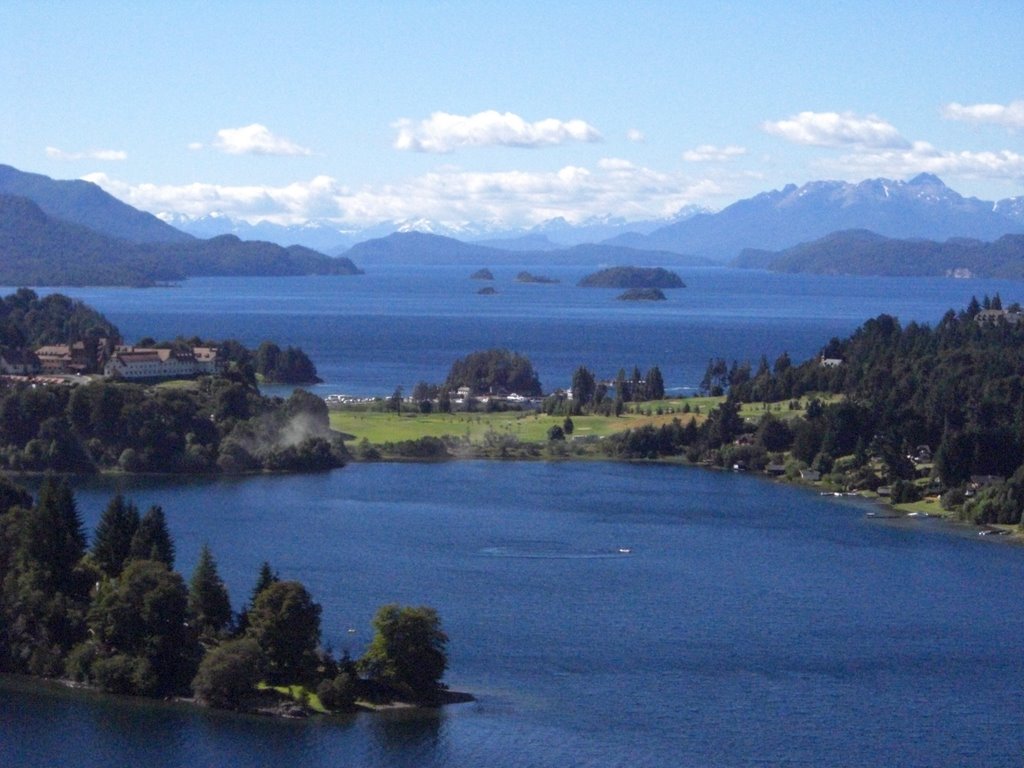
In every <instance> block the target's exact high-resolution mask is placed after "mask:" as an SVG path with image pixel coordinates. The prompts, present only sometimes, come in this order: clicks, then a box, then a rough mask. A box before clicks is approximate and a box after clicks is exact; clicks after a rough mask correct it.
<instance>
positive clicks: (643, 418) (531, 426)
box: [331, 404, 704, 445]
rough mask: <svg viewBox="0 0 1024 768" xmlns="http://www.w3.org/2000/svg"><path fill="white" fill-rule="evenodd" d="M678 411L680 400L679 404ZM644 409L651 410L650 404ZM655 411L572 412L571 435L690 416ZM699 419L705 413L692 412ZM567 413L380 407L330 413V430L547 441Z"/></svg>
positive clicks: (388, 437) (371, 437)
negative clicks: (406, 410) (385, 409)
mask: <svg viewBox="0 0 1024 768" xmlns="http://www.w3.org/2000/svg"><path fill="white" fill-rule="evenodd" d="M675 407H676V409H677V410H678V408H679V406H678V404H676V405H675ZM645 410H648V409H647V408H645ZM650 410H651V415H650V416H647V415H645V414H636V413H627V414H623V415H622V416H618V417H615V416H573V417H572V421H573V427H574V429H573V433H572V437H584V436H590V435H592V436H596V437H606V436H608V435H611V434H614V433H616V432H622V431H624V430H626V429H635V428H637V427H641V426H644V425H646V424H650V425H652V426H655V427H657V426H660V425H661V424H668V423H671V421H672V419H674V418H678V419H680V420H683V421H685V419H687V418H690V416H691V415H690V414H683V413H678V412H677V413H662V414H661V415H657V414H656V413H655V412H654V409H653V408H651V409H650ZM693 418H696V419H697V420H698V423H699V422H700V421H702V420H703V418H704V417H703V416H698V415H693ZM564 421H565V417H564V416H547V415H545V414H542V413H537V412H535V411H525V412H523V411H504V412H497V413H461V412H460V413H430V414H421V413H403V414H402V415H401V416H397V415H396V414H394V413H382V412H380V411H356V410H336V411H331V428H332V429H335V430H337V431H339V432H344V433H345V434H348V435H352V436H353V437H354V438H355V440H356V441H359V440H363V439H364V438H365V439H366V440H368V441H370V442H371V443H374V444H376V445H380V444H382V443H386V442H399V441H402V440H418V439H420V438H422V437H444V436H445V435H450V436H451V437H456V438H466V439H468V440H469V441H470V442H471V443H479V442H482V441H483V440H484V438H485V437H486V436H487V434H488V433H492V432H497V433H499V434H505V435H511V436H514V437H515V438H517V439H518V440H519V441H521V442H524V443H543V442H546V441H547V439H548V430H549V429H551V427H554V426H558V427H561V426H562V424H563V422H564Z"/></svg>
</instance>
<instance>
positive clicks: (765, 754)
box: [0, 267, 1024, 767]
mask: <svg viewBox="0 0 1024 768" xmlns="http://www.w3.org/2000/svg"><path fill="white" fill-rule="evenodd" d="M470 271H472V270H471V268H468V267H465V268H464V267H430V268H422V269H417V270H415V271H411V270H409V269H406V268H398V267H379V268H375V269H370V270H368V274H367V275H365V276H361V277H356V278H322V277H321V278H289V279H242V278H239V279H223V278H221V279H202V280H189V281H186V282H185V283H183V284H181V285H180V286H174V287H166V288H155V289H147V290H143V291H139V290H129V289H110V288H68V289H63V292H65V293H68V294H70V295H72V296H75V297H76V298H82V299H84V300H85V301H87V302H88V303H90V304H92V305H94V306H96V307H97V308H99V309H100V310H101V311H103V312H105V313H106V314H108V316H109V317H110V318H111V319H112V320H113V321H114V322H115V323H117V324H118V326H119V327H120V328H121V330H122V332H123V333H124V334H125V335H126V337H127V338H128V339H130V340H133V341H134V340H137V339H139V338H141V337H143V336H147V335H148V336H154V337H157V338H169V337H173V336H176V335H184V336H191V335H199V336H203V337H207V338H224V337H237V338H239V339H240V340H242V341H243V342H245V343H247V344H250V345H253V346H255V345H256V344H258V343H259V342H260V341H261V340H263V339H267V338H269V339H273V340H275V341H277V342H278V343H280V344H293V345H297V346H301V347H303V348H304V349H305V350H306V351H307V352H309V353H310V354H311V356H312V357H313V359H314V361H315V362H316V364H317V366H318V368H319V370H320V373H321V376H322V377H323V378H324V379H325V382H324V384H323V385H320V386H319V387H317V388H316V391H318V392H321V393H323V394H326V393H329V392H348V393H351V394H371V395H375V394H389V393H390V392H391V391H392V390H393V389H394V387H395V386H403V387H405V388H407V389H408V388H411V387H412V385H413V384H415V383H416V382H417V381H419V380H421V379H424V380H427V381H435V382H437V381H441V380H443V378H444V376H445V374H446V373H447V370H448V367H449V365H450V363H451V361H452V360H453V359H455V358H456V357H459V356H462V355H464V354H467V353H468V352H470V351H473V350H475V349H483V348H487V347H492V346H505V347H509V348H511V349H514V350H516V351H518V352H521V353H523V354H526V355H527V356H528V357H530V358H531V359H532V360H533V361H534V364H535V366H536V367H537V369H538V371H539V373H540V376H541V379H542V382H543V383H544V385H545V387H546V388H548V389H550V388H553V387H556V386H567V385H568V383H569V380H570V377H571V375H572V371H573V370H575V368H576V367H577V366H578V365H580V364H584V365H587V366H588V367H590V368H592V369H593V370H595V371H597V372H598V374H599V375H601V376H613V375H614V373H615V371H617V370H618V368H619V367H626V368H627V370H628V369H629V368H631V367H632V366H633V365H638V366H640V367H641V369H645V368H646V367H649V366H650V365H658V366H659V367H661V369H662V372H663V374H664V375H665V379H666V383H667V385H668V387H669V388H670V389H673V390H675V391H676V392H688V391H692V390H693V388H694V387H696V385H697V383H698V382H699V380H700V378H701V376H702V374H703V371H704V367H705V366H706V364H707V361H708V359H709V358H710V357H713V356H722V357H725V358H727V359H728V360H733V359H738V360H744V359H749V360H751V361H753V362H755V363H756V360H757V359H758V358H759V357H760V355H761V354H765V355H766V356H768V359H769V360H773V359H774V358H775V357H776V356H777V355H778V354H780V353H781V352H782V351H788V352H789V353H790V355H791V356H792V357H793V359H794V360H801V359H804V358H806V357H809V356H811V355H814V354H816V353H817V351H818V350H819V349H820V348H821V347H822V346H823V345H824V344H825V343H826V342H827V341H828V339H829V338H830V337H831V336H844V335H846V334H848V333H850V332H851V331H853V330H854V329H855V328H857V327H858V326H859V325H860V324H861V323H862V322H863V321H864V320H866V319H868V318H870V317H872V316H875V315H877V314H879V313H882V312H886V313H889V314H892V315H895V316H897V317H899V318H900V319H901V320H902V321H904V322H907V321H911V320H914V321H919V322H929V323H934V322H936V321H937V320H938V319H939V318H940V317H941V315H942V314H943V313H944V312H945V311H946V310H947V309H950V308H953V309H959V308H961V307H963V306H964V305H966V303H967V302H968V301H969V299H970V296H971V295H972V294H973V295H977V296H979V297H981V296H982V295H985V294H988V295H992V294H995V293H996V292H999V293H1001V295H1002V297H1003V298H1004V301H1007V302H1009V301H1013V300H1015V299H1018V298H1019V295H1015V293H1014V292H1015V291H1016V290H1018V284H1016V283H1008V282H1002V281H954V280H938V279H936V280H931V279H919V280H898V279H882V278H843V277H813V276H794V275H773V274H769V273H759V272H745V271H737V270H729V269H681V270H679V272H680V274H681V275H682V276H683V278H684V280H685V281H686V282H687V285H688V287H687V288H686V289H682V290H679V291H673V292H671V293H670V294H669V296H670V298H669V301H667V302H660V303H656V304H630V303H624V302H618V301H615V298H614V297H615V295H616V292H615V291H604V290H597V289H588V290H583V289H577V288H575V287H574V285H575V282H576V280H578V279H579V277H581V276H582V274H583V273H584V271H585V270H582V269H579V268H575V267H572V268H571V267H553V268H551V269H546V270H543V271H544V272H545V273H546V274H550V275H551V276H553V277H556V278H558V279H560V280H561V281H562V282H561V283H559V284H557V285H526V284H519V283H516V282H515V281H514V275H515V272H516V271H517V270H516V268H512V267H510V268H505V269H501V270H499V269H497V268H495V269H494V270H493V271H494V272H495V274H496V277H497V280H496V281H495V283H494V285H495V287H496V288H497V290H498V294H497V295H496V296H490V297H487V296H479V295H477V293H476V290H477V289H478V288H479V287H480V285H482V284H481V283H478V282H476V281H470V280H468V274H469V273H470ZM532 271H535V272H536V271H540V270H537V269H536V267H534V268H533V269H532ZM40 292H41V293H44V292H46V290H43V291H40ZM117 490H122V491H124V492H125V493H127V494H128V495H129V496H130V497H131V498H132V499H133V500H134V501H135V502H136V503H137V504H138V505H139V506H140V507H141V508H143V509H145V508H146V507H147V506H148V505H149V504H151V503H159V504H161V505H163V507H164V508H165V510H166V512H167V515H168V518H169V521H170V526H171V529H172V533H173V534H174V536H175V538H176V540H177V543H178V549H179V556H178V567H179V569H180V570H182V571H183V572H184V573H185V574H186V575H187V574H188V573H190V571H191V569H192V568H193V567H194V564H195V562H196V558H197V555H198V551H199V548H200V547H201V546H202V544H203V543H209V545H210V546H211V548H212V549H213V551H214V553H215V555H216V557H217V560H218V563H219V566H220V571H221V573H222V575H223V576H224V578H225V579H226V581H227V584H228V587H229V589H230V591H231V594H232V596H233V598H234V602H235V607H236V608H239V607H241V602H242V601H243V600H244V599H245V597H246V596H247V595H248V593H249V590H250V589H251V588H252V584H253V582H254V580H255V576H256V572H257V570H258V568H259V565H260V563H262V562H263V561H264V560H268V561H270V562H271V563H272V564H273V565H274V567H276V568H277V569H278V570H279V571H280V572H281V574H282V576H284V577H286V578H297V579H300V580H301V581H303V582H304V583H306V584H307V585H308V586H309V588H310V589H311V591H312V592H313V593H314V595H315V597H316V598H317V599H318V600H319V601H320V602H321V603H322V604H323V606H324V639H325V641H326V642H328V643H329V644H330V645H331V646H332V647H333V648H334V649H335V650H337V651H342V650H348V651H350V652H351V653H353V654H354V655H358V653H360V652H361V651H362V648H363V647H364V646H365V644H366V642H367V641H368V639H369V622H370V618H371V617H372V615H373V612H374V610H375V609H376V607H377V606H379V605H380V604H382V603H385V602H391V601H397V602H402V603H412V604H420V603H427V604H430V605H433V606H435V607H437V608H438V610H439V612H440V614H441V617H442V619H443V621H444V624H445V628H446V629H447V631H448V632H449V634H450V636H451V638H452V643H451V649H450V650H451V667H450V670H449V673H448V676H447V679H448V681H449V683H450V684H451V685H452V686H453V687H455V688H458V689H464V690H470V691H472V692H473V693H474V694H476V695H477V697H478V700H477V701H476V702H475V703H471V704H465V705H459V706H454V707H449V708H446V709H445V710H443V711H441V712H433V713H414V714H403V715H384V716H379V715H373V716H371V715H359V716H356V717H352V718H347V719H343V720H341V721H340V722H330V723H327V722H322V721H311V722H300V723H295V722H278V721H271V720H263V719H254V718H247V717H239V716H235V715H228V714H223V713H213V712H205V711H197V710H195V709H192V708H188V707H182V706H176V705H167V704H163V703H153V702H139V701H134V700H126V699H118V698H112V697H99V696H95V695H91V694H87V693H82V692H75V691H67V690H65V689H63V688H60V687H49V686H42V685H38V684H35V683H32V682H26V681H21V680H12V679H6V680H0V765H16V766H21V765H25V766H34V765H40V766H41V765H54V764H61V765H69V766H92V765H109V764H111V763H113V764H130V765H147V766H193V765H226V764H230V765H238V766H247V765H253V766H257V765H277V764H292V763H294V764H308V765H311V766H321V765H323V766H327V765H339V764H340V765H357V766H373V765H386V766H392V765H394V766H430V765H437V766H469V765H489V766H490V765H493V766H547V765H552V766H554V765H582V766H617V765H623V766H625V765H629V766H648V765H649V766H758V765H813V766H852V765H864V766H876V765H900V766H937V765H957V766H997V767H998V766H1011V765H1014V766H1016V765H1019V764H1020V757H1021V755H1022V754H1024V738H1022V737H1021V735H1020V733H1019V732H1020V728H1019V722H1020V719H1021V704H1020V691H1021V690H1022V689H1024V653H1022V651H1024V649H1022V648H1021V638H1022V637H1024V614H1022V611H1021V610H1020V607H1019V600H1018V599H1017V598H1016V596H1015V595H1016V591H1015V587H1016V585H1017V584H1019V583H1020V581H1021V577H1022V576H1024V573H1022V570H1024V558H1022V557H1021V550H1020V549H1019V548H1018V547H1013V546H1004V545H1002V544H1001V543H995V544H993V543H992V542H989V541H984V540H982V539H979V538H978V537H976V536H973V535H969V534H970V532H962V531H958V530H956V529H953V530H951V529H950V528H948V527H946V526H943V525H941V524H939V523H938V522H937V521H934V520H924V521H922V520H916V521H879V520H875V519H869V518H867V517H866V516H865V512H866V509H865V507H863V506H862V505H860V504H858V503H855V502H852V501H848V500H842V501H836V500H832V499H823V498H821V497H818V496H816V495H813V494H809V493H807V492H804V491H801V490H799V489H795V488H791V487H784V486H778V485H774V484H771V483H768V482H765V481H762V480H760V479H757V478H753V477H747V476H744V475H734V474H719V473H710V472H706V471H702V470H694V469H686V468H681V467H668V466H635V465H618V464H603V463H587V464H545V463H530V464H508V463H480V462H466V463H457V464H444V465H353V466H349V467H347V468H345V469H343V470H339V471H336V472H332V473H329V474H324V475H313V476H304V477H258V478H247V479H227V478H220V479H190V480H170V479H154V478H118V479H110V478H99V479H92V480H89V481H83V482H81V483H79V485H78V488H77V493H78V498H79V502H80V505H81V508H82V511H83V515H84V517H85V518H86V522H87V525H88V527H89V529H90V531H91V530H92V528H93V527H94V526H95V523H96V520H97V519H98V516H99V513H100V510H101V509H102V507H103V506H104V505H105V504H106V501H107V500H108V499H109V497H110V495H111V494H113V493H114V492H115V491H117ZM621 550H625V551H621ZM350 630H352V631H350Z"/></svg>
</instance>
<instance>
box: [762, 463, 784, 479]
mask: <svg viewBox="0 0 1024 768" xmlns="http://www.w3.org/2000/svg"><path fill="white" fill-rule="evenodd" d="M764 471H765V474H768V475H772V476H773V477H779V476H780V475H784V474H786V465H785V464H782V463H780V462H777V461H773V462H770V463H769V464H768V466H766V467H765V468H764Z"/></svg>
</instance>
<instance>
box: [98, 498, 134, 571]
mask: <svg viewBox="0 0 1024 768" xmlns="http://www.w3.org/2000/svg"><path fill="white" fill-rule="evenodd" d="M138 529H139V510H138V508H137V507H136V506H135V505H134V504H133V503H132V502H130V501H126V500H125V498H124V496H122V495H121V494H120V493H119V494H117V495H116V496H114V498H112V499H111V500H110V503H109V504H107V508H106V509H105V510H103V514H102V515H101V516H100V521H99V523H98V524H97V526H96V540H95V541H94V542H93V545H92V556H93V559H94V560H95V561H96V564H97V565H98V566H99V567H100V568H101V569H102V570H103V572H104V573H105V574H107V576H109V577H111V578H117V577H118V576H120V575H121V571H123V570H124V566H125V563H127V562H128V559H129V558H130V557H131V553H132V538H133V537H134V536H135V532H136V531H137V530H138Z"/></svg>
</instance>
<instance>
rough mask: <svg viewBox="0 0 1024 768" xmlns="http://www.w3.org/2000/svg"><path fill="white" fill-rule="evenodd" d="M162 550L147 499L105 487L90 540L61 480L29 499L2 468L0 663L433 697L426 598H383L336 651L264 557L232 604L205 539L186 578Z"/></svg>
mask: <svg viewBox="0 0 1024 768" xmlns="http://www.w3.org/2000/svg"><path fill="white" fill-rule="evenodd" d="M174 560H175V547H174V542H173V540H172V538H171V535H170V533H169V531H168V528H167V522H166V518H165V515H164V512H163V510H162V508H161V507H159V506H153V507H151V508H150V509H149V510H147V511H146V512H145V513H144V514H141V515H140V513H139V510H138V509H137V508H136V507H135V505H134V504H132V502H131V501H130V500H128V499H126V498H124V497H122V496H120V495H117V496H115V497H114V498H113V499H111V500H110V503H109V504H108V505H107V507H106V509H105V510H104V511H103V514H102V516H101V517H100V520H99V523H98V525H97V527H96V531H95V534H94V536H93V541H92V545H91V546H89V544H88V541H87V537H86V534H85V531H84V528H83V524H82V520H81V516H80V514H79V512H78V508H77V505H76V503H75V499H74V495H73V493H72V491H71V489H70V487H69V486H68V485H67V483H66V482H64V481H58V480H56V479H54V478H53V477H52V476H50V477H47V478H46V479H45V480H44V482H43V484H42V487H41V488H40V490H39V493H38V498H37V499H35V500H33V499H32V497H31V496H30V495H29V494H28V493H27V492H26V491H25V490H24V489H22V488H20V487H18V486H15V485H13V484H11V483H10V482H9V481H7V480H6V479H4V478H2V477H0V580H2V583H0V672H8V673H10V672H13V673H19V674H29V675H37V676H44V677H56V678H64V679H69V680H72V681H75V682H78V683H83V684H87V685H91V686H95V687H97V688H99V689H101V690H104V691H108V692H113V693H122V694H134V695H141V696H188V695H192V696H194V697H195V698H196V699H197V700H198V701H199V702H201V703H205V704H209V705H212V706H217V707H225V708H232V709H244V710H249V711H268V712H281V711H282V706H286V707H287V709H286V711H290V710H292V708H294V707H295V706H296V705H293V704H287V705H283V704H282V702H281V696H280V694H279V693H278V692H277V691H275V689H274V688H273V687H272V686H295V685H298V686H301V690H302V691H304V693H305V701H304V702H303V703H304V704H306V705H309V706H311V707H313V708H318V709H321V710H326V711H344V710H349V709H352V708H353V706H354V705H355V703H356V701H357V699H364V700H369V701H376V702H381V701H391V700H396V699H397V700H401V701H412V702H421V703H436V702H437V701H439V700H440V699H441V698H442V696H443V693H444V686H443V684H442V683H441V678H442V676H443V674H444V671H445V668H446V666H447V655H446V645H447V640H448V638H447V636H446V635H445V633H444V632H443V631H442V629H441V625H440V619H439V618H438V616H437V613H436V612H435V611H434V610H433V609H431V608H427V607H418V608H415V607H401V606H397V605H385V606H383V607H382V608H381V609H380V610H379V611H378V612H377V615H376V616H375V617H374V619H373V626H374V630H375V633H374V637H373V640H372V642H371V644H370V646H369V648H368V649H367V650H366V653H365V654H364V655H363V657H362V658H360V659H359V660H358V661H355V660H352V659H350V658H349V657H348V656H347V655H346V656H343V657H342V658H341V659H335V658H334V657H333V656H332V654H331V653H330V652H328V651H325V650H324V649H323V648H322V647H321V635H320V612H321V611H320V606H319V605H318V604H317V603H316V602H315V601H314V600H313V597H312V595H310V593H309V592H308V590H307V589H306V588H305V587H304V586H303V585H302V584H301V583H299V582H297V581H287V580H282V579H281V578H280V577H279V576H278V575H277V573H275V572H274V571H273V570H272V569H271V567H270V566H269V565H268V564H266V563H264V565H263V568H262V569H261V571H260V573H259V574H258V576H257V578H256V585H255V587H254V589H253V591H252V595H251V596H250V598H249V600H248V601H247V602H246V604H245V606H244V608H243V610H242V611H241V612H240V613H239V614H235V613H234V612H233V611H232V608H231V600H230V598H229V595H228V591H227V588H226V587H225V586H224V582H223V581H222V580H221V578H220V576H219V574H218V572H217V564H216V561H215V560H214V557H213V554H212V553H211V552H210V550H209V549H208V548H207V547H205V546H204V547H203V549H202V551H201V553H200V556H199V560H198V562H197V563H196V565H195V568H194V570H193V572H192V576H191V579H190V580H189V581H188V582H186V581H185V579H184V578H183V577H182V576H181V575H180V574H179V573H177V572H176V571H175V570H174ZM314 692H315V694H316V701H315V702H314V701H313V696H312V694H313V693H314ZM317 705H319V706H317Z"/></svg>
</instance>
